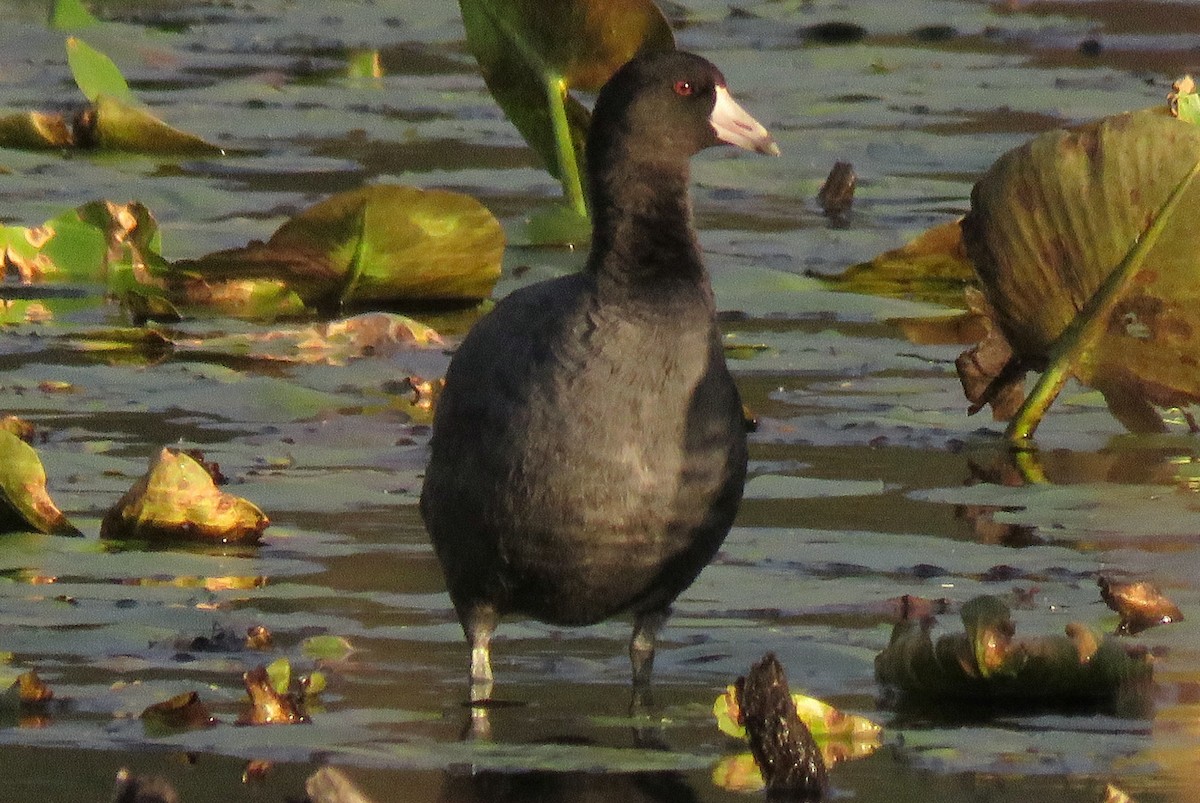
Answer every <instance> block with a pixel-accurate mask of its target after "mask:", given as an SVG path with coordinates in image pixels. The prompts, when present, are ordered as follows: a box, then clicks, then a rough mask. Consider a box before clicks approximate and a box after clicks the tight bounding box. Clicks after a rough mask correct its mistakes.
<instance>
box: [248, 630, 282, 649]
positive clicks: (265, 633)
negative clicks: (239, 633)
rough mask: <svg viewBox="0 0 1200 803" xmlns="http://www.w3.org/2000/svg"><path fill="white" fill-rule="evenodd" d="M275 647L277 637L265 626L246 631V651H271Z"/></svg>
mask: <svg viewBox="0 0 1200 803" xmlns="http://www.w3.org/2000/svg"><path fill="white" fill-rule="evenodd" d="M273 646H275V637H274V636H272V635H271V631H270V630H268V629H267V628H266V627H264V626H263V625H254V626H253V627H250V628H249V629H247V630H246V649H248V650H269V649H271V648H272V647H273Z"/></svg>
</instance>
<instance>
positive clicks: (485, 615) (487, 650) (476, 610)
mask: <svg viewBox="0 0 1200 803" xmlns="http://www.w3.org/2000/svg"><path fill="white" fill-rule="evenodd" d="M498 618H499V617H498V616H497V614H496V609H495V608H494V607H493V606H491V605H486V604H479V603H476V604H474V605H472V606H471V607H470V608H469V609H468V610H467V611H466V613H465V614H464V615H463V616H462V626H463V633H464V634H466V637H467V643H468V644H469V645H470V646H471V703H472V705H474V704H476V703H482V702H484V701H486V700H489V699H491V696H492V686H493V683H492V633H494V632H495V631H496V621H497V620H498Z"/></svg>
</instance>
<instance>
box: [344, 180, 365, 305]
mask: <svg viewBox="0 0 1200 803" xmlns="http://www.w3.org/2000/svg"><path fill="white" fill-rule="evenodd" d="M357 223H358V231H357V232H356V233H357V236H358V242H356V243H355V244H354V253H353V254H352V255H351V257H350V264H349V265H347V266H346V279H345V281H344V282H342V292H341V294H340V295H339V296H338V312H339V313H341V312H342V311H343V310H344V309H345V308H346V305H348V304H349V303H350V302H351V301H353V300H354V291H355V290H356V289H357V288H358V280H359V279H361V278H362V274H363V262H364V261H365V260H366V249H367V203H366V202H364V203H363V204H362V206H361V207H359V210H358V221H357Z"/></svg>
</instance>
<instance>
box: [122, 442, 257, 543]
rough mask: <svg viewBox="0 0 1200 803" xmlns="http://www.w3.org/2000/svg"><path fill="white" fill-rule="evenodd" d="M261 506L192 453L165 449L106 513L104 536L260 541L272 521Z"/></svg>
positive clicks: (229, 541)
mask: <svg viewBox="0 0 1200 803" xmlns="http://www.w3.org/2000/svg"><path fill="white" fill-rule="evenodd" d="M269 523H270V522H269V520H268V519H267V517H266V515H265V514H264V513H263V512H262V511H261V510H259V509H258V508H257V507H256V506H255V505H253V504H252V503H250V502H248V501H246V500H245V499H242V498H240V497H237V496H234V495H232V494H228V493H224V492H223V491H221V490H220V489H219V488H217V486H216V484H215V483H214V482H213V480H212V477H211V476H210V475H209V474H208V472H207V471H205V469H204V467H203V466H202V465H200V464H199V463H197V462H196V461H195V460H194V459H192V458H191V457H188V456H187V455H186V454H182V453H180V452H177V451H174V450H171V449H163V450H162V451H161V452H159V453H158V455H157V456H156V457H155V458H154V460H153V461H151V464H150V469H149V471H148V472H147V473H146V475H145V476H144V477H142V478H141V479H140V480H138V481H137V482H136V483H134V485H133V487H132V488H130V489H129V491H128V492H126V494H125V495H124V496H123V497H121V499H120V501H118V502H117V503H116V504H115V505H114V506H113V507H112V508H111V509H110V510H109V511H108V513H106V514H105V516H104V519H103V521H102V522H101V524H100V536H101V537H102V538H150V539H158V538H168V539H169V538H177V539H187V540H201V541H219V542H221V543H234V542H243V541H257V540H258V538H259V537H260V536H261V535H262V532H263V530H265V529H266V527H267V525H268V524H269Z"/></svg>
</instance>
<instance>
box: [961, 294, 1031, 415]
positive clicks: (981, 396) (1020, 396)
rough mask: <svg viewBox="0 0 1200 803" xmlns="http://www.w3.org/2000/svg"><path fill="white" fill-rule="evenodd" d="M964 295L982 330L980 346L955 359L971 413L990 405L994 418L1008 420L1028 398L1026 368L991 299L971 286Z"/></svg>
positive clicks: (969, 412) (975, 346)
mask: <svg viewBox="0 0 1200 803" xmlns="http://www.w3.org/2000/svg"><path fill="white" fill-rule="evenodd" d="M964 297H965V299H966V301H967V306H968V308H969V311H970V313H971V314H974V315H975V316H976V317H975V320H976V322H977V323H978V324H980V325H981V329H982V333H981V336H980V337H979V338H977V341H978V342H977V343H976V345H974V346H973V347H971V348H969V349H967V350H966V351H964V352H963V353H962V354H960V355H958V359H956V360H955V361H954V367H955V369H956V370H957V372H958V379H959V382H961V383H962V388H963V395H964V396H966V397H967V401H969V402H970V403H971V406H970V407H969V408H968V409H967V414H968V415H974V414H975V413H977V412H979V411H980V410H982V409H983V407H984V406H985V405H988V404H990V405H991V406H992V418H993V419H994V420H996V421H1008V420H1009V419H1011V418H1012V417H1013V416H1014V415H1015V414H1016V412H1017V410H1018V409H1019V408H1020V406H1021V402H1023V401H1024V400H1025V368H1024V367H1023V366H1022V365H1021V362H1020V360H1018V359H1017V357H1016V356H1015V355H1014V354H1013V351H1012V347H1011V346H1009V345H1008V340H1007V339H1006V338H1005V337H1004V332H1003V331H1001V329H1000V327H999V326H998V325H997V323H996V320H995V311H994V310H993V309H992V305H991V304H989V303H988V301H987V298H986V297H984V295H983V294H982V293H981V292H979V291H978V290H977V289H975V288H969V289H968V290H967V292H966V293H965V295H964Z"/></svg>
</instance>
